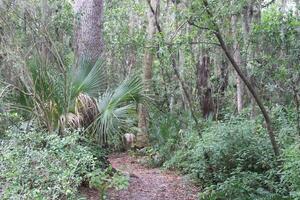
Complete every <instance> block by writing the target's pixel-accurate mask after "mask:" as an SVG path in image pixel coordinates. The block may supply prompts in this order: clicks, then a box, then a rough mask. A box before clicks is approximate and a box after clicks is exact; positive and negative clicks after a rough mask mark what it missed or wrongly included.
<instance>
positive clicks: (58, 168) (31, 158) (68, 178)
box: [0, 131, 110, 199]
mask: <svg viewBox="0 0 300 200" xmlns="http://www.w3.org/2000/svg"><path fill="white" fill-rule="evenodd" d="M81 140H82V138H81V137H80V135H79V133H73V134H72V135H69V136H66V137H64V138H61V137H59V136H58V135H56V134H48V133H40V132H35V131H33V132H29V133H24V132H16V133H12V132H10V133H8V135H7V137H6V138H5V139H4V140H2V141H1V144H0V145H1V149H0V154H1V156H0V172H1V174H0V185H1V187H2V190H3V193H2V194H1V199H64V198H67V199H77V198H78V190H77V189H78V187H79V186H80V185H81V184H82V182H88V181H89V180H95V179H97V178H101V177H99V175H97V176H95V175H96V174H95V173H94V175H93V172H95V171H99V170H100V171H101V169H102V168H101V166H102V165H103V163H102V162H101V161H100V160H99V158H97V157H102V156H103V155H104V153H103V152H101V151H95V149H93V148H91V147H88V146H86V145H84V144H83V143H82V142H80V141H81ZM97 154H98V155H97ZM91 174H92V175H91ZM106 179H107V180H106V182H109V180H110V179H109V176H106ZM105 184H107V183H105Z"/></svg>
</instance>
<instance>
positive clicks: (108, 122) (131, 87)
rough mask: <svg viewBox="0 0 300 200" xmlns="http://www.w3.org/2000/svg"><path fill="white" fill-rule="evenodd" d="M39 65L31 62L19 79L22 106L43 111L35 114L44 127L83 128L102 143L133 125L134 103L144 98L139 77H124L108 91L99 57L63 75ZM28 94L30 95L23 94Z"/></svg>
mask: <svg viewBox="0 0 300 200" xmlns="http://www.w3.org/2000/svg"><path fill="white" fill-rule="evenodd" d="M39 64H40V63H39ZM39 64H38V63H36V65H30V66H31V67H29V68H28V69H29V70H28V71H29V73H28V74H27V77H26V79H27V81H25V80H21V83H22V85H23V88H24V92H23V93H21V94H20V96H22V98H23V101H22V104H21V105H22V107H24V108H25V107H26V108H27V110H30V111H31V112H35V113H36V114H37V113H43V114H41V115H38V114H37V115H36V116H38V119H39V121H42V122H43V123H44V124H46V125H47V127H48V126H52V128H53V129H57V128H58V127H61V128H64V127H66V126H70V127H73V128H78V127H85V128H86V130H87V131H88V132H90V133H93V135H94V136H96V137H95V138H97V139H98V141H100V142H103V138H107V137H108V136H109V135H110V134H113V133H120V131H121V130H124V129H126V127H128V126H131V125H133V124H134V122H135V115H136V103H137V102H139V101H141V100H142V99H143V98H142V83H141V80H140V79H139V78H137V77H131V78H127V79H125V80H124V81H123V82H122V83H120V85H119V86H118V87H117V88H116V89H114V90H109V89H107V83H106V76H105V69H104V64H105V63H104V62H103V61H102V60H101V59H99V60H98V61H97V62H96V63H91V62H89V60H88V59H84V60H82V61H81V62H79V65H78V66H77V67H73V68H70V69H69V70H68V72H67V73H66V76H63V75H62V74H59V73H58V72H57V71H54V72H51V71H50V70H48V69H49V67H43V66H42V67H41V65H39ZM28 80H29V81H28ZM27 93H31V94H32V95H24V94H27ZM28 102H29V103H28ZM19 107H20V106H19ZM52 128H51V129H52ZM48 129H49V128H48ZM51 129H50V130H51Z"/></svg>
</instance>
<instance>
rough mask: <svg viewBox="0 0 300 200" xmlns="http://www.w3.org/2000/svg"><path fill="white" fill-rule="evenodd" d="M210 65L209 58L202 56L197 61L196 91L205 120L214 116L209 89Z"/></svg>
mask: <svg viewBox="0 0 300 200" xmlns="http://www.w3.org/2000/svg"><path fill="white" fill-rule="evenodd" d="M210 65H211V61H210V58H209V57H208V56H203V57H202V58H201V61H200V60H199V63H198V69H197V89H198V95H199V97H200V99H201V108H202V115H203V118H205V119H207V118H208V117H210V116H212V115H213V114H214V103H213V99H212V92H211V88H210V86H209V71H210V69H209V68H210Z"/></svg>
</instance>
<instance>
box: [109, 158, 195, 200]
mask: <svg viewBox="0 0 300 200" xmlns="http://www.w3.org/2000/svg"><path fill="white" fill-rule="evenodd" d="M109 160H110V162H111V164H112V166H113V167H114V168H115V169H118V170H120V171H122V172H124V173H126V174H130V180H129V187H128V189H126V190H121V191H110V192H109V195H108V196H109V199H110V200H194V199H195V200H196V199H197V193H198V190H197V188H196V187H194V186H192V185H190V184H188V183H187V182H185V181H184V180H183V179H182V178H181V177H180V176H178V175H176V174H175V173H173V172H162V171H161V170H159V169H151V168H147V167H145V166H143V165H141V164H139V163H138V162H137V159H136V158H133V157H131V156H128V155H127V154H125V153H124V154H117V155H113V156H111V157H110V159H109Z"/></svg>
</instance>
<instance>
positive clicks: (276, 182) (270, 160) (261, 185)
mask: <svg viewBox="0 0 300 200" xmlns="http://www.w3.org/2000/svg"><path fill="white" fill-rule="evenodd" d="M278 112H280V111H278V110H277V111H275V113H277V114H279V113H278ZM279 116H281V115H279ZM165 119H166V121H168V120H169V119H171V120H175V122H174V123H170V122H168V123H164V121H161V126H160V127H158V128H156V129H152V131H153V132H152V133H151V134H152V140H153V144H155V145H154V146H153V151H152V153H151V154H152V155H151V157H152V160H153V161H152V162H155V161H157V160H159V162H156V164H160V165H161V166H163V167H164V168H167V169H175V170H179V171H181V172H182V173H183V174H185V175H186V176H187V177H189V178H190V179H191V180H193V182H194V183H195V184H197V185H199V186H200V187H202V188H203V190H202V192H201V193H200V194H199V195H200V196H199V198H200V199H209V200H213V199H214V200H217V199H218V200H219V199H221V200H222V199H224V200H225V199H235V200H245V199H246V200H248V199H249V200H251V199H274V200H275V199H276V200H277V199H278V200H279V199H295V198H298V197H299V194H298V192H299V191H298V189H297V188H298V186H299V184H298V182H299V181H297V180H298V179H297V178H296V177H298V176H297V175H296V174H297V172H296V171H297V170H299V169H300V168H299V166H298V164H297V163H298V160H299V159H297V155H298V153H297V152H298V150H299V147H297V146H292V147H291V148H287V149H286V150H284V152H285V153H284V154H283V155H282V158H283V160H284V162H283V163H284V164H283V165H284V169H282V165H281V164H280V163H282V162H277V161H276V159H274V155H273V152H272V148H271V144H270V142H269V140H268V138H267V137H266V133H265V129H264V127H263V125H262V123H261V120H262V119H261V118H260V116H258V117H257V118H256V119H248V118H247V117H244V116H243V115H241V116H239V117H228V118H226V119H224V121H219V122H217V121H209V120H208V121H203V122H201V123H203V126H202V127H203V128H202V129H201V133H199V132H197V131H195V129H194V128H190V127H189V126H186V128H185V129H183V128H178V127H179V126H178V127H177V123H179V122H178V121H176V120H177V119H176V118H168V117H166V118H165ZM276 119H277V120H284V119H282V118H281V119H280V118H278V117H276ZM289 120H290V121H291V122H293V119H289ZM283 122H285V121H283ZM283 122H282V124H280V125H279V126H277V127H276V129H277V130H276V131H278V132H279V133H280V138H285V141H288V142H287V143H286V146H288V145H289V144H290V143H291V141H293V140H295V138H297V135H295V134H289V135H285V136H283V133H287V131H288V132H289V131H291V128H290V125H291V123H283ZM181 127H182V126H181ZM292 130H293V131H292V132H295V129H292ZM158 134H159V136H158ZM153 155H156V156H158V157H159V159H158V158H157V157H155V156H153ZM298 157H299V156H298ZM282 158H280V159H282ZM291 191H292V192H291Z"/></svg>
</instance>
